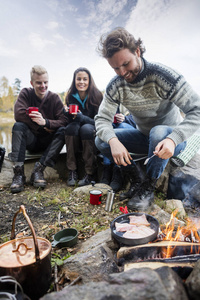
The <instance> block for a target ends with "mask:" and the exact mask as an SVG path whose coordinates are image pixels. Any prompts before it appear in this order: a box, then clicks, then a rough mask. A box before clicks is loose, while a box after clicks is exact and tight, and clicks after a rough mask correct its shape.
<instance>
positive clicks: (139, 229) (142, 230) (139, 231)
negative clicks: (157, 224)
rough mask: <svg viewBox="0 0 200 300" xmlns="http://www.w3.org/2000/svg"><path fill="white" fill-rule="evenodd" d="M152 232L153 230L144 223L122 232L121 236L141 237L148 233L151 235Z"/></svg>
mask: <svg viewBox="0 0 200 300" xmlns="http://www.w3.org/2000/svg"><path fill="white" fill-rule="evenodd" d="M154 233H155V231H154V230H153V229H151V228H149V227H147V226H145V225H140V226H135V227H134V228H132V230H130V231H126V232H125V233H124V234H123V237H124V238H127V239H141V238H145V237H147V236H149V235H152V234H154Z"/></svg>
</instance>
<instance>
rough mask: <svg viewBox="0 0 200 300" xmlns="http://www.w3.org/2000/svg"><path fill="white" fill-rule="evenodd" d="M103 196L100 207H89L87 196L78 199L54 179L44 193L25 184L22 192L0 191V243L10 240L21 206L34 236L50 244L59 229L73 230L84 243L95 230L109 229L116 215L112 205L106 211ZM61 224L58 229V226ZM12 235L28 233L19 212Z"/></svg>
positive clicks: (59, 181)
mask: <svg viewBox="0 0 200 300" xmlns="http://www.w3.org/2000/svg"><path fill="white" fill-rule="evenodd" d="M105 202H106V196H102V204H101V205H95V206H94V205H91V204H90V202H89V195H83V197H77V196H75V195H74V194H73V188H70V187H67V185H66V182H63V181H62V180H56V181H52V182H48V185H47V187H46V188H45V189H44V190H41V189H35V188H34V187H32V186H31V185H27V186H26V187H25V190H24V191H23V192H21V193H17V194H12V193H11V192H10V190H9V188H4V189H1V191H0V207H1V211H0V243H4V242H6V241H7V240H10V233H11V227H12V221H13V217H14V214H15V213H16V212H17V211H18V210H19V208H20V205H22V204H23V205H24V206H25V208H26V212H27V215H28V216H29V218H30V220H31V222H32V224H33V227H34V229H35V232H36V235H37V236H39V237H44V238H47V239H48V240H50V242H51V241H53V235H54V234H55V233H56V232H57V231H59V230H60V229H61V228H67V227H74V228H76V229H77V230H78V232H79V236H78V238H79V240H81V241H82V240H86V239H87V238H89V237H90V236H91V235H93V234H95V233H96V232H98V231H101V230H104V229H106V228H108V227H109V226H110V222H111V221H112V220H113V219H114V218H115V217H116V216H118V215H119V213H120V210H119V207H120V206H123V203H120V202H118V204H116V205H114V207H113V210H112V212H107V211H105ZM59 223H60V226H59ZM15 232H16V235H17V234H22V233H23V234H29V233H31V232H30V229H29V226H28V223H27V222H26V220H25V218H24V216H23V214H22V213H19V214H18V216H17V218H16V223H15Z"/></svg>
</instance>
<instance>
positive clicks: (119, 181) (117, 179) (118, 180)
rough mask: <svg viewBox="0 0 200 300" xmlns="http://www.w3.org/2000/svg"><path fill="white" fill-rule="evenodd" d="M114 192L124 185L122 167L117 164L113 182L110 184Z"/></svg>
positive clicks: (114, 169)
mask: <svg viewBox="0 0 200 300" xmlns="http://www.w3.org/2000/svg"><path fill="white" fill-rule="evenodd" d="M109 185H110V187H111V188H112V190H113V192H115V193H116V192H119V191H120V190H121V189H122V187H123V177H122V174H121V169H120V167H118V166H117V165H114V167H113V175H112V179H111V183H110V184H109Z"/></svg>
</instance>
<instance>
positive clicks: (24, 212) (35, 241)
mask: <svg viewBox="0 0 200 300" xmlns="http://www.w3.org/2000/svg"><path fill="white" fill-rule="evenodd" d="M20 212H22V213H23V215H24V217H25V219H26V221H27V222H28V225H29V227H30V229H31V231H32V235H33V241H34V245H35V258H36V262H38V261H39V260H40V255H39V248H38V241H37V238H36V234H35V230H34V228H33V225H32V223H31V220H30V218H29V216H28V215H27V213H26V210H25V207H24V205H21V206H20V208H19V210H18V211H17V212H16V213H15V215H14V217H13V222H12V230H11V237H10V239H11V240H13V239H15V221H16V217H17V215H18V213H20Z"/></svg>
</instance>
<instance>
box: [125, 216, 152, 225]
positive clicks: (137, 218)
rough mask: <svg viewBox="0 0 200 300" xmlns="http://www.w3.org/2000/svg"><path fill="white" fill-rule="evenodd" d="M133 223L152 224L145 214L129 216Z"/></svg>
mask: <svg viewBox="0 0 200 300" xmlns="http://www.w3.org/2000/svg"><path fill="white" fill-rule="evenodd" d="M129 219H130V224H131V225H146V226H150V223H149V222H148V221H147V218H146V216H145V214H143V215H141V216H129Z"/></svg>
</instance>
